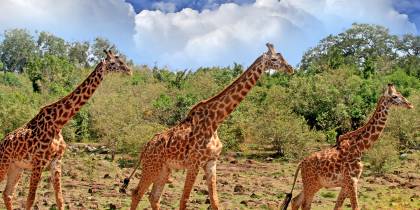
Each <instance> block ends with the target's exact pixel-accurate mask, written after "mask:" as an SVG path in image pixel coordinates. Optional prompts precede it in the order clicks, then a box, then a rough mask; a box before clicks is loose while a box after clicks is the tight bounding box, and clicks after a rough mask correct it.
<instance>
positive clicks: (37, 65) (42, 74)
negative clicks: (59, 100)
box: [26, 55, 77, 94]
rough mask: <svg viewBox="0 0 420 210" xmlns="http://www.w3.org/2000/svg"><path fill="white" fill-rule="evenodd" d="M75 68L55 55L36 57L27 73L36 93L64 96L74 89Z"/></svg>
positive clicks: (29, 64)
mask: <svg viewBox="0 0 420 210" xmlns="http://www.w3.org/2000/svg"><path fill="white" fill-rule="evenodd" d="M75 70H76V69H75V67H74V65H73V64H72V63H70V62H69V61H68V60H66V59H64V58H59V57H57V56H54V55H46V56H43V57H35V58H33V59H31V60H30V61H29V63H28V64H27V67H26V73H27V74H28V76H29V79H30V80H31V81H32V87H33V89H34V91H35V92H42V91H47V92H50V93H53V94H63V93H65V92H66V90H67V91H68V90H70V89H71V88H73V87H74V85H75V83H76V81H77V79H76V78H75V75H74V74H75Z"/></svg>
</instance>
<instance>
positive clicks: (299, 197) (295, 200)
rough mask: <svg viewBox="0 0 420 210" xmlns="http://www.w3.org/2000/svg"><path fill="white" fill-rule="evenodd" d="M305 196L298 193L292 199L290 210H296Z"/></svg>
mask: <svg viewBox="0 0 420 210" xmlns="http://www.w3.org/2000/svg"><path fill="white" fill-rule="evenodd" d="M304 197H305V195H304V194H303V191H302V192H300V193H299V195H297V196H296V197H294V198H293V199H292V210H298V209H299V208H300V207H301V206H302V202H303V199H304Z"/></svg>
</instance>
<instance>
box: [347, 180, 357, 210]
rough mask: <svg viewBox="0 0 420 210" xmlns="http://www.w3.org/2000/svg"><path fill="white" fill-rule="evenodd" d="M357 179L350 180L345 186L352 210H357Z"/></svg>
mask: <svg viewBox="0 0 420 210" xmlns="http://www.w3.org/2000/svg"><path fill="white" fill-rule="evenodd" d="M357 182H358V179H357V178H355V177H354V178H351V179H350V181H349V183H348V184H347V186H346V189H347V192H348V196H349V197H350V203H351V208H352V209H353V210H359V201H358V198H357Z"/></svg>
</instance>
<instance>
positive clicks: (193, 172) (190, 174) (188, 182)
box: [179, 167, 199, 210]
mask: <svg viewBox="0 0 420 210" xmlns="http://www.w3.org/2000/svg"><path fill="white" fill-rule="evenodd" d="M198 169H199V167H191V168H189V169H188V170H187V178H186V179H185V184H184V192H183V193H182V198H181V201H180V204H179V209H180V210H184V209H186V208H187V201H188V197H190V193H191V190H192V188H193V185H194V182H195V179H196V178H197V174H198Z"/></svg>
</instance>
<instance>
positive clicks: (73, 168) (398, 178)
mask: <svg viewBox="0 0 420 210" xmlns="http://www.w3.org/2000/svg"><path fill="white" fill-rule="evenodd" d="M89 150H90V149H89V148H88V149H86V148H83V147H73V149H70V150H69V151H67V153H66V156H65V158H64V164H63V181H62V183H63V189H64V192H63V194H64V197H65V203H66V208H67V209H75V210H76V209H77V210H82V209H128V207H129V205H130V200H131V198H130V195H128V194H121V193H119V192H118V189H119V187H120V186H121V181H122V179H124V177H126V176H127V175H128V174H129V173H130V172H131V168H123V169H121V168H120V167H119V166H121V165H122V164H124V163H125V162H126V161H125V159H122V158H121V156H117V157H116V160H115V161H114V162H111V161H110V160H109V158H110V155H109V154H99V153H106V152H99V153H98V152H89ZM419 157H420V155H419V152H416V153H413V154H409V157H408V158H407V159H406V160H404V161H402V163H401V166H400V167H399V168H398V170H395V171H393V172H392V173H389V174H386V175H383V176H367V174H369V172H368V171H364V172H363V175H362V176H363V177H362V179H361V182H360V189H359V201H360V204H361V207H362V209H410V210H411V209H420V198H419V197H420V174H419V172H418V171H419V170H418V169H419V168H420V167H419V166H420V163H419ZM295 168H296V163H288V162H284V161H279V160H272V159H260V160H251V159H247V158H245V157H235V156H234V155H224V156H223V157H222V158H221V160H220V161H219V164H218V168H217V175H218V182H217V187H218V192H219V200H220V205H221V207H222V209H279V205H280V204H281V202H282V200H283V198H284V193H285V192H288V191H289V190H290V187H291V184H292V181H293V174H294V171H295ZM139 173H141V171H140V170H139V171H138V173H137V176H138V174H139ZM28 175H29V173H28V172H25V174H24V176H23V178H22V180H21V182H20V184H19V187H18V189H17V192H16V194H15V195H16V196H15V197H16V199H15V208H16V209H24V208H23V206H24V203H25V200H26V196H27V194H28V185H29V176H28ZM49 175H50V173H49V171H46V172H44V174H43V180H42V182H41V183H40V185H39V188H38V191H37V201H36V205H35V208H34V209H41V210H52V209H56V208H55V198H54V191H53V189H52V186H51V184H50V182H49ZM185 175H186V174H185V172H184V171H175V172H173V173H172V176H171V183H168V184H167V185H166V187H165V190H164V193H163V196H162V198H161V205H162V208H163V209H177V208H178V205H179V199H180V197H181V193H182V188H183V183H184V179H185ZM203 175H204V174H203V172H200V174H199V176H198V178H197V180H196V183H195V186H194V188H193V191H192V193H191V195H190V199H189V202H188V209H207V208H208V207H209V205H210V204H209V200H208V198H207V187H206V184H205V180H204V179H203ZM137 184H138V179H137V178H134V179H133V180H131V182H130V185H129V189H132V188H134V187H135V186H136V185H137ZM4 185H5V181H3V182H2V183H1V184H0V189H4ZM296 186H297V187H296V191H295V192H296V193H298V192H299V191H300V189H301V182H300V179H298V182H297V184H296ZM338 192H339V189H338V188H337V189H324V190H321V191H320V192H318V194H317V195H316V197H315V199H314V202H313V204H312V209H315V210H317V209H319V210H321V209H333V207H334V203H335V199H336V197H337V195H338ZM4 208H5V207H4V203H3V201H1V202H0V209H4ZM138 209H150V205H149V201H148V199H147V195H146V196H145V197H143V199H142V201H141V203H140V205H139V207H138ZM344 209H351V208H350V203H349V200H346V202H345V208H344Z"/></svg>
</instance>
